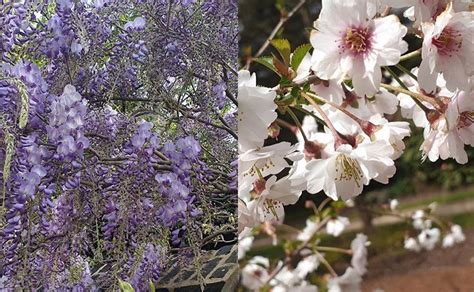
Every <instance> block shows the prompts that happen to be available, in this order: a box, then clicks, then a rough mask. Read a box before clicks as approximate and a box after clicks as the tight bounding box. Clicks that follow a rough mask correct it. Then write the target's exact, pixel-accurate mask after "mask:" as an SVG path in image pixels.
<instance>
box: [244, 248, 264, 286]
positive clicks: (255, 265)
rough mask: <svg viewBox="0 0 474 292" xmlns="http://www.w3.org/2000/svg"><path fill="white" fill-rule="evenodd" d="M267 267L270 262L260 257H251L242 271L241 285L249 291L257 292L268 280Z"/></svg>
mask: <svg viewBox="0 0 474 292" xmlns="http://www.w3.org/2000/svg"><path fill="white" fill-rule="evenodd" d="M269 266H270V261H269V260H268V259H267V258H264V257H262V256H255V257H253V258H252V259H251V260H250V261H249V263H248V264H247V265H246V266H245V267H244V268H243V269H242V272H241V275H242V277H241V281H242V285H244V286H245V287H247V288H248V289H250V290H258V289H259V288H260V287H262V286H263V285H264V284H265V283H266V282H267V280H268V278H269V274H268V271H267V269H268V268H269Z"/></svg>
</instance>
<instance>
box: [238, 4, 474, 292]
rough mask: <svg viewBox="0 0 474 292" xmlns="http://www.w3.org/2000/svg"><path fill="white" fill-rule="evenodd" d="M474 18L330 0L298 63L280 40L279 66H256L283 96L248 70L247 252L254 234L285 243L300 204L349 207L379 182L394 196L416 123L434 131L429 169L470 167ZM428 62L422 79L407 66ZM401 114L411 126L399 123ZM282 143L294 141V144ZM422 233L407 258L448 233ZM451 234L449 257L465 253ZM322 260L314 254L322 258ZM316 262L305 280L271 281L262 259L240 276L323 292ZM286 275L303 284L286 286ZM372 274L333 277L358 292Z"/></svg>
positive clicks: (244, 105)
mask: <svg viewBox="0 0 474 292" xmlns="http://www.w3.org/2000/svg"><path fill="white" fill-rule="evenodd" d="M392 7H393V8H402V7H408V8H407V9H406V11H405V16H406V17H408V18H409V19H410V20H412V22H411V23H410V25H408V26H407V25H404V24H402V23H401V22H400V20H399V18H398V17H397V15H395V14H390V11H393V10H391V8H392ZM470 9H471V8H470V6H469V5H468V4H466V3H463V2H462V1H416V0H415V1H385V0H349V1H342V0H341V1H339V0H336V1H329V0H328V1H324V0H323V1H322V8H321V12H320V14H319V17H318V19H317V20H316V21H315V22H314V25H313V29H312V31H311V33H310V37H309V41H310V44H307V45H302V46H299V47H297V48H296V49H295V50H294V51H292V48H291V45H290V43H289V41H287V40H285V39H273V40H271V42H270V43H271V45H272V46H273V47H274V49H275V50H276V51H277V53H278V54H273V56H272V57H260V58H258V59H255V60H254V61H256V62H258V63H260V64H262V65H264V66H265V67H266V68H267V69H269V70H271V71H273V72H274V73H275V74H277V75H278V77H279V80H280V81H279V83H278V84H277V85H276V86H274V87H273V88H268V87H263V86H259V85H258V83H257V76H256V75H255V74H252V73H251V72H249V71H248V70H246V69H245V68H244V69H243V70H241V71H240V72H239V82H238V98H239V116H238V126H239V191H238V196H239V231H240V232H241V237H242V240H241V242H242V243H243V244H244V247H242V248H241V250H248V249H249V248H250V245H249V244H251V240H249V239H246V238H247V236H246V235H245V234H252V231H251V230H254V232H257V231H255V230H259V231H262V232H264V233H267V234H269V235H272V237H274V242H275V240H276V239H275V238H276V235H275V226H277V225H280V224H283V222H284V216H285V208H284V206H286V205H291V204H295V203H296V202H297V201H298V200H299V199H300V197H301V195H302V193H303V192H308V193H310V194H318V193H320V192H323V193H324V194H325V195H326V196H327V197H328V198H330V200H334V201H337V200H342V201H345V202H350V201H351V199H353V198H355V197H356V196H358V195H360V194H361V193H362V192H363V189H364V186H367V185H369V184H370V183H371V182H372V181H376V182H379V183H382V184H387V183H388V182H389V180H390V178H392V177H393V176H394V175H395V173H396V166H395V161H396V160H397V159H398V158H399V157H400V156H401V155H402V153H403V151H404V149H405V142H404V139H405V138H407V137H409V136H410V134H411V126H410V122H411V121H412V122H413V124H414V125H415V126H416V127H422V128H424V141H423V143H422V144H421V145H420V151H421V152H422V157H423V160H425V159H429V160H430V161H432V162H434V161H437V160H438V159H442V160H445V159H449V158H453V159H455V160H456V162H458V163H460V164H465V163H467V162H468V157H467V154H466V151H465V147H472V146H474V143H473V142H474V141H473V140H472V139H473V137H474V135H473V134H474V132H473V131H474V123H473V122H474V121H473V118H472V117H473V114H474V111H473V109H474V99H473V92H474V91H473V89H474V87H473V74H474V66H473V63H472V57H471V55H472V51H473V50H474V44H473V39H474V38H473V33H474V22H473V20H472V17H473V12H472V11H470ZM471 10H472V9H471ZM407 34H413V35H414V36H415V37H417V38H420V39H422V42H421V43H422V47H421V48H419V49H417V50H415V51H412V52H408V44H407V42H406V41H405V37H406V36H407ZM419 57H421V62H420V63H419V65H418V66H416V67H415V68H412V69H411V70H409V69H407V68H405V66H404V65H403V62H404V61H406V60H409V59H414V60H416V58H419ZM395 68H396V69H395ZM398 71H400V72H402V74H398V73H396V72H398ZM399 111H400V112H401V115H402V116H403V118H404V119H397V117H399V115H397V113H398V112H399ZM284 117H286V119H285V118H284ZM287 119H290V121H291V122H289V121H288V120H287ZM410 120H411V121H410ZM283 131H286V132H289V133H290V135H293V136H294V138H295V139H294V140H288V139H287V138H286V137H287V135H282V133H283ZM292 141H297V142H296V143H295V142H292ZM316 215H317V214H316ZM326 215H327V214H326ZM416 216H418V217H420V215H419V214H418V215H416ZM418 217H417V218H418ZM422 217H423V216H422V215H421V217H420V218H422ZM420 218H418V219H420ZM418 219H416V220H415V219H414V220H415V221H416V222H418V221H417V220H418ZM420 220H421V219H420ZM415 221H414V222H415ZM423 222H424V223H426V224H424V223H423V224H422V225H423V227H422V228H421V225H420V226H418V224H416V225H414V227H415V229H416V230H418V231H420V234H419V235H418V237H417V240H415V239H414V238H411V237H410V238H407V240H406V242H405V246H406V247H407V248H409V249H412V250H419V249H421V248H425V249H432V248H433V247H434V244H435V243H436V242H437V241H438V240H439V238H440V230H439V229H437V228H434V227H433V228H432V227H431V221H429V220H428V221H423ZM323 223H324V224H323ZM428 223H429V224H428ZM347 224H348V222H347V221H346V219H345V218H344V217H337V216H336V215H335V214H332V215H327V216H326V217H325V218H319V219H318V220H316V221H314V220H308V221H307V226H306V228H305V229H304V230H303V231H302V232H301V233H300V234H299V235H298V238H297V241H298V242H300V243H302V244H303V247H305V248H306V247H307V245H308V241H312V239H314V235H315V234H316V233H317V232H318V231H320V230H321V229H322V228H323V227H324V226H327V227H326V230H327V232H328V233H330V234H333V235H335V236H337V235H339V234H340V233H341V232H342V230H343V229H344V227H345V226H346V225H347ZM414 224H415V223H414ZM446 232H447V233H446V236H445V237H444V240H443V246H445V247H448V246H452V245H453V244H454V243H457V242H461V241H463V238H464V237H463V235H462V231H461V230H460V228H459V226H457V225H453V226H452V227H451V229H450V231H449V230H446ZM362 237H363V235H360V236H358V237H357V238H356V239H355V241H356V242H357V241H358V240H360V241H363V240H362V239H361V238H362ZM364 238H365V237H364ZM353 244H354V245H356V244H355V243H354V242H353ZM246 245H247V246H246ZM358 245H359V246H361V245H363V244H358ZM317 249H318V246H317V244H316V247H314V249H313V250H317ZM303 250H305V249H303ZM290 254H291V253H290ZM315 254H316V255H317V253H314V252H313V253H309V254H303V253H302V252H300V253H299V254H296V255H294V256H295V257H300V258H303V260H302V261H300V264H302V265H307V266H308V267H307V269H304V271H305V272H301V271H300V266H299V265H297V266H291V260H286V261H285V262H281V263H278V264H277V268H275V269H274V271H277V272H269V270H268V269H269V266H270V265H269V262H268V260H267V259H263V258H259V257H257V258H254V259H252V260H250V261H249V262H248V263H247V265H246V266H245V267H244V269H243V271H242V272H243V279H242V284H243V285H244V286H246V287H247V288H249V289H250V290H258V289H263V288H264V287H268V286H269V287H274V289H281V291H292V289H301V291H317V287H315V286H311V285H310V286H308V285H309V284H308V285H307V283H306V282H304V280H305V277H306V275H307V274H308V273H309V272H311V271H313V270H315V269H316V268H317V266H318V263H322V262H323V261H322V260H321V257H320V256H319V257H318V256H317V257H315V258H314V260H312V261H311V264H308V263H306V262H305V261H306V259H307V258H308V259H309V258H311V259H313V258H312V256H314V255H315ZM352 254H353V256H355V255H356V252H353V253H352ZM364 254H365V255H366V253H364ZM280 266H281V267H282V268H280ZM288 266H289V268H290V270H291V271H292V273H293V276H292V279H293V280H294V281H290V280H288V278H285V280H282V279H283V278H282V279H280V280H278V279H279V276H280V273H283V272H282V271H285V269H286V268H287V267H288ZM309 266H311V268H309ZM301 269H303V268H302V267H301ZM246 273H247V275H246ZM364 273H365V269H364V268H361V267H360V266H359V265H357V264H353V265H352V267H349V268H348V269H347V270H346V272H345V274H344V275H342V276H339V277H336V275H334V274H333V277H332V278H331V279H332V280H329V281H328V282H327V287H328V288H329V291H358V289H359V288H358V287H359V284H360V282H361V277H362V276H363V275H364ZM255 275H258V279H255ZM252 277H253V278H252ZM282 277H283V276H282ZM295 281H296V282H295ZM279 285H283V286H282V287H280V286H279ZM299 285H301V286H299ZM278 287H279V288H278ZM278 291H280V290H278ZM298 291H300V290H298Z"/></svg>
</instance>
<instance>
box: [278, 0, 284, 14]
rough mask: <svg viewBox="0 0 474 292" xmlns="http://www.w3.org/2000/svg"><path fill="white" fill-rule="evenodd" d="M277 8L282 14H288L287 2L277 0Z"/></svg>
mask: <svg viewBox="0 0 474 292" xmlns="http://www.w3.org/2000/svg"><path fill="white" fill-rule="evenodd" d="M275 7H276V9H278V11H280V13H284V12H286V0H276V3H275Z"/></svg>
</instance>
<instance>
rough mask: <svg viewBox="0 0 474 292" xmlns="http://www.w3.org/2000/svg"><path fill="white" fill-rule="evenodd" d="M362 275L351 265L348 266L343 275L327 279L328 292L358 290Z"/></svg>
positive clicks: (353, 291) (351, 291)
mask: <svg viewBox="0 0 474 292" xmlns="http://www.w3.org/2000/svg"><path fill="white" fill-rule="evenodd" d="M361 282H362V277H361V276H360V274H359V273H358V272H357V271H356V270H355V269H354V268H352V267H348V268H347V270H346V272H345V273H344V275H342V276H339V277H337V278H330V279H329V281H328V292H358V291H360V284H361Z"/></svg>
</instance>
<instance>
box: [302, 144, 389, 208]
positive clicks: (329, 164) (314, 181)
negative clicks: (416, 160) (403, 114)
mask: <svg viewBox="0 0 474 292" xmlns="http://www.w3.org/2000/svg"><path fill="white" fill-rule="evenodd" d="M324 150H325V152H324V153H325V155H326V158H325V157H324V156H323V158H322V159H316V160H312V161H310V162H309V163H308V164H307V165H306V169H307V171H308V174H307V176H306V177H307V178H308V188H307V190H308V192H310V193H312V194H314V193H318V192H319V191H321V190H323V191H324V192H325V194H326V195H327V196H328V197H330V198H332V199H333V200H337V199H338V198H341V199H343V200H344V201H345V200H348V199H351V198H353V197H355V196H357V195H359V194H360V193H361V192H362V189H363V186H364V185H367V184H368V183H369V181H370V180H371V179H374V180H376V181H378V182H381V183H388V179H389V178H391V177H392V176H393V175H394V174H395V170H396V169H395V164H394V162H393V160H392V159H391V158H390V157H391V156H392V154H393V148H392V146H391V145H390V144H388V143H387V142H384V141H380V140H377V141H370V139H365V141H363V142H362V143H360V144H359V145H357V146H356V147H355V148H353V147H352V146H351V145H349V144H342V145H340V146H339V147H338V148H337V150H334V143H330V144H328V145H327V146H326V147H325V149H324Z"/></svg>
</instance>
